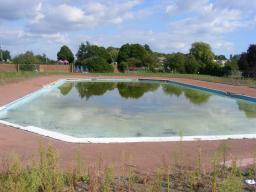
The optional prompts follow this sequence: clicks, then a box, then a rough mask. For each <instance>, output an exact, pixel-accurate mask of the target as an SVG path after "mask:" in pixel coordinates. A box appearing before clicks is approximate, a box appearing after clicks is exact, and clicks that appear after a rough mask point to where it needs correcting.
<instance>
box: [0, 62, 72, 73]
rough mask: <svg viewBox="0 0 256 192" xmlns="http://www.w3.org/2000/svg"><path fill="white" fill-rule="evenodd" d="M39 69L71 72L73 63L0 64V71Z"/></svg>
mask: <svg viewBox="0 0 256 192" xmlns="http://www.w3.org/2000/svg"><path fill="white" fill-rule="evenodd" d="M19 71H39V72H65V73H69V72H73V65H59V64H56V65H52V64H51V65H47V64H0V72H19Z"/></svg>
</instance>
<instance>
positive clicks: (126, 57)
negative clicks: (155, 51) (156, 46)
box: [117, 44, 148, 67]
mask: <svg viewBox="0 0 256 192" xmlns="http://www.w3.org/2000/svg"><path fill="white" fill-rule="evenodd" d="M147 55H148V52H147V51H146V49H145V48H144V47H143V46H142V45H140V44H125V45H123V46H122V47H121V48H120V50H119V53H118V58H117V62H118V63H119V64H120V63H121V62H123V61H124V62H128V65H129V66H136V67H143V66H145V65H144V63H143V60H144V58H145V57H146V56H147Z"/></svg>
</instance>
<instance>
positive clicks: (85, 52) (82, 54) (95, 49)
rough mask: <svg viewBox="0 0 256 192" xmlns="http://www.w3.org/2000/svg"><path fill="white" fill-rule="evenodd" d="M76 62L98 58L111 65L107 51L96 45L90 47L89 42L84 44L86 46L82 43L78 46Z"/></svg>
mask: <svg viewBox="0 0 256 192" xmlns="http://www.w3.org/2000/svg"><path fill="white" fill-rule="evenodd" d="M76 57H77V60H78V62H80V61H82V60H84V59H88V58H90V57H100V58H102V59H104V60H106V62H108V63H111V62H112V58H111V55H110V54H109V53H108V51H107V50H106V49H105V48H104V47H99V46H97V45H91V44H90V43H89V42H86V44H84V43H82V44H81V45H80V46H79V49H78V52H77V54H76Z"/></svg>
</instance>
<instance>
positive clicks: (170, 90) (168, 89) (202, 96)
mask: <svg viewBox="0 0 256 192" xmlns="http://www.w3.org/2000/svg"><path fill="white" fill-rule="evenodd" d="M162 88H163V91H164V93H165V94H167V95H171V96H172V95H176V96H177V97H179V96H180V95H181V94H182V93H184V95H185V97H186V98H187V99H189V101H190V102H191V103H193V104H196V105H199V104H203V103H207V102H208V100H209V98H210V97H211V95H210V94H208V93H205V92H202V91H196V90H193V89H187V88H180V87H178V86H175V85H171V84H164V85H162Z"/></svg>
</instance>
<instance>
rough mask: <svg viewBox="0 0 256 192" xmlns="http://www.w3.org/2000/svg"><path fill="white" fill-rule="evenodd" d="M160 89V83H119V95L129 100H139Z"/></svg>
mask: <svg viewBox="0 0 256 192" xmlns="http://www.w3.org/2000/svg"><path fill="white" fill-rule="evenodd" d="M158 87H159V84H158V83H118V84H117V88H118V91H119V94H120V95H121V96H122V97H124V98H126V99H128V98H133V99H139V98H140V97H142V96H143V95H144V94H145V93H146V92H149V91H155V90H157V89H158Z"/></svg>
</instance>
